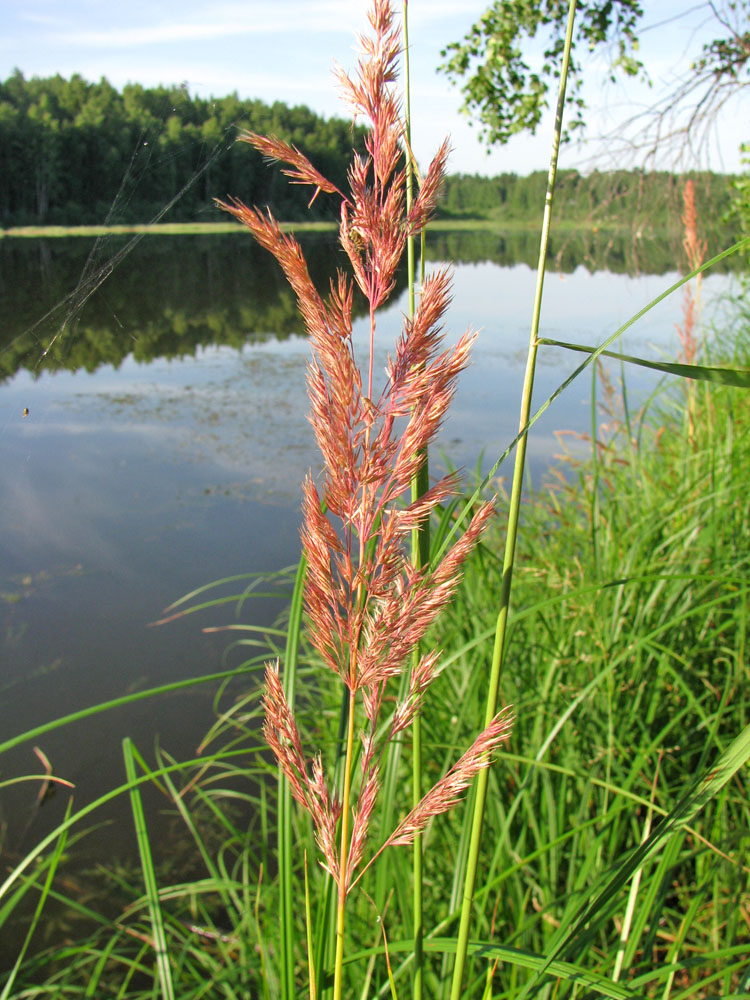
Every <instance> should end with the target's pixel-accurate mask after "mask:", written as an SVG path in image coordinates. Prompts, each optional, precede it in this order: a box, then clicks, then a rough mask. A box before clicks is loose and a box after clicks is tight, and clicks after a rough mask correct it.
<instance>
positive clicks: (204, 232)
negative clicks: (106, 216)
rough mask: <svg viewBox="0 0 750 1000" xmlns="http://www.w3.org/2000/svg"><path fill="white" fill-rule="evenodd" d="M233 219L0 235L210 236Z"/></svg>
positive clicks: (308, 227)
mask: <svg viewBox="0 0 750 1000" xmlns="http://www.w3.org/2000/svg"><path fill="white" fill-rule="evenodd" d="M282 228H283V229H284V230H285V231H291V230H294V231H296V232H306V233H316V232H325V231H326V230H331V231H333V230H335V228H336V226H335V224H334V223H332V222H286V223H283V226H282ZM237 231H238V227H237V224H236V223H234V222H155V223H143V224H136V223H134V224H132V225H122V226H17V227H16V228H13V229H0V238H2V237H4V236H7V237H9V238H17V239H19V238H26V239H29V238H33V237H39V236H44V237H47V238H51V239H54V238H56V237H60V236H116V235H127V234H129V233H145V234H146V235H149V234H150V235H153V236H209V235H212V234H214V233H236V232H237Z"/></svg>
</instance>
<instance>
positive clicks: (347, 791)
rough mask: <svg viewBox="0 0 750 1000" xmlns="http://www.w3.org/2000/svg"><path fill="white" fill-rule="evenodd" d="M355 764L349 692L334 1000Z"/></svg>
mask: <svg viewBox="0 0 750 1000" xmlns="http://www.w3.org/2000/svg"><path fill="white" fill-rule="evenodd" d="M353 764H354V692H353V691H350V692H349V724H348V726H347V731H346V761H345V764H344V794H343V798H342V803H341V847H340V850H339V899H338V908H337V911H336V959H335V961H334V966H333V1000H341V991H342V988H343V972H344V929H345V923H346V866H347V863H348V860H349V803H350V799H351V791H352V766H353Z"/></svg>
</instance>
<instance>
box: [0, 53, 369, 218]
mask: <svg viewBox="0 0 750 1000" xmlns="http://www.w3.org/2000/svg"><path fill="white" fill-rule="evenodd" d="M243 129H247V130H250V131H255V132H260V133H262V134H272V135H277V136H279V137H280V138H283V139H285V140H287V141H289V142H292V143H294V144H295V145H297V146H299V148H300V149H302V150H304V152H305V153H306V154H307V155H308V156H309V157H310V158H311V159H313V160H314V162H315V163H316V165H317V166H318V167H319V168H320V169H321V170H322V172H323V173H324V174H325V175H326V176H327V177H329V178H330V179H331V180H332V181H333V182H334V183H335V184H337V185H339V186H343V185H345V184H346V170H347V167H348V164H349V160H350V157H351V150H352V145H354V147H355V148H361V147H362V143H363V138H364V131H363V129H362V128H355V129H352V125H351V122H348V121H345V120H343V119H339V118H330V119H325V118H322V117H320V116H319V115H316V114H314V113H313V112H312V111H310V110H309V108H306V107H304V106H297V107H288V106H287V105H285V104H283V103H281V102H275V103H273V104H270V105H269V104H265V103H264V102H263V101H256V100H240V98H239V97H238V96H237V94H236V93H235V94H230V95H229V96H227V97H222V98H209V99H204V98H200V97H193V96H191V95H190V94H189V93H188V92H187V89H186V88H185V87H180V86H175V87H153V88H146V87H143V86H141V85H140V84H128V85H127V86H125V87H124V88H123V90H122V91H121V92H120V91H118V90H116V89H115V88H114V87H113V86H112V85H111V84H110V83H109V82H108V81H107V80H106V79H104V78H102V79H101V80H100V81H99V82H98V83H89V82H87V81H86V80H84V79H83V78H82V77H81V76H79V75H77V74H76V75H74V76H72V77H71V78H70V79H69V80H66V79H64V78H63V77H61V76H60V75H57V76H53V77H49V78H45V79H40V78H33V79H30V80H27V79H25V78H24V76H23V74H22V73H21V72H20V71H18V70H16V72H15V73H13V75H12V76H10V77H9V78H8V79H7V80H5V81H4V82H3V83H0V225H3V226H5V227H8V226H10V225H23V224H68V225H73V224H77V223H102V222H109V223H117V222H120V223H126V222H147V221H149V220H150V219H152V218H153V217H154V216H156V215H157V214H158V213H160V212H161V211H162V210H163V209H164V207H165V206H166V205H168V204H169V203H170V202H171V201H173V199H175V198H176V196H178V195H179V199H178V200H177V201H176V203H175V205H174V207H173V208H172V209H171V210H170V213H169V216H168V218H169V220H190V221H193V220H203V219H211V218H214V217H215V216H216V215H217V214H218V213H217V211H216V210H215V209H214V207H213V203H212V198H214V197H221V198H226V197H227V196H228V195H232V196H235V197H238V198H241V199H242V200H243V201H245V202H247V203H249V204H257V205H270V206H272V207H273V209H274V211H275V212H276V213H277V214H278V215H279V216H280V217H281V218H283V219H287V220H294V219H300V218H308V219H309V218H312V219H325V218H332V214H331V206H330V205H327V204H326V199H325V197H324V196H321V197H319V198H317V199H316V200H315V202H314V204H313V205H312V206H311V208H310V211H309V212H308V210H307V203H308V201H309V198H310V195H309V192H308V191H307V190H304V189H301V188H300V187H296V186H294V185H290V184H289V182H288V180H287V179H286V178H285V177H283V176H282V175H281V171H280V170H279V169H278V168H277V167H275V168H269V166H268V164H267V163H265V162H264V161H263V158H262V157H261V155H260V154H259V153H256V152H255V150H253V149H252V148H251V147H250V146H249V145H248V144H247V143H236V142H235V139H236V137H237V135H238V133H239V132H240V131H241V130H243Z"/></svg>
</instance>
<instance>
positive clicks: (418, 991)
mask: <svg viewBox="0 0 750 1000" xmlns="http://www.w3.org/2000/svg"><path fill="white" fill-rule="evenodd" d="M407 8H408V0H404V4H403V38H404V89H405V93H404V125H405V130H406V143H407V150H406V211H407V212H409V211H410V210H411V207H412V204H413V202H414V164H413V162H412V158H411V88H410V78H409V19H408V11H407ZM423 236H424V231H423ZM406 264H407V271H408V277H407V284H408V288H409V303H408V314H409V316H410V317H413V316H414V311H415V308H416V306H415V296H414V287H415V284H416V275H415V263H414V237H413V236H410V237H409V238H408V239H407V241H406ZM422 264H423V266H424V253H423V254H422ZM428 487H429V472H428V466H427V452H426V451H425V453H424V456H423V461H422V464H421V466H420V469H419V471H418V472H417V473H416V474H415V476H414V478H413V479H412V483H411V499H412V502H414V501H416V500H418V499H419V498H420V497H421V496H423V494H424V493H426V491H427V489H428ZM429 530H430V526H429V523H427V522H425V523H424V524H422V525H421V526H420V527H419V528H417V529H415V530H414V531H413V532H412V540H411V552H412V562H413V564H414V565H415V566H416V567H417V568H422V567H423V566H426V565H427V564H428V563H429V561H430V535H429ZM419 653H420V650H419V644H417V645H416V646H415V648H414V651H413V653H412V669H416V666H417V664H418V663H419ZM421 799H422V720H421V717H420V716H419V715H417V716H416V717H415V719H414V722H413V723H412V806H416V805H417V804H418V803H419V802H420V801H421ZM412 876H413V879H412V909H413V921H414V923H413V941H414V965H413V974H412V1000H421V998H422V977H423V965H424V946H423V933H424V931H423V917H422V835H421V834H417V836H416V837H415V838H414V844H413V847H412Z"/></svg>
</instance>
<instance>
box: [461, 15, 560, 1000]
mask: <svg viewBox="0 0 750 1000" xmlns="http://www.w3.org/2000/svg"><path fill="white" fill-rule="evenodd" d="M575 10H576V0H569V6H568V25H567V31H566V35H565V50H564V53H563V62H562V67H561V69H560V87H559V91H558V96H557V112H556V115H555V133H554V137H553V140H552V155H551V157H550V167H549V175H548V179H547V194H546V198H545V205H544V220H543V224H542V235H541V240H540V247H539V264H538V267H537V281H536V290H535V293H534V309H533V312H532V318H531V332H530V337H529V353H528V358H527V362H526V374H525V376H524V383H523V394H522V397H521V413H520V420H519V426H520V428H521V429H523V428H524V427H526V424H527V423H528V422H529V415H530V413H531V395H532V391H533V388H534V371H535V368H536V353H537V346H538V337H539V317H540V315H541V310H542V293H543V290H544V274H545V264H546V259H547V247H548V243H549V230H550V220H551V216H552V196H553V193H554V190H555V177H556V174H557V156H558V152H559V149H560V138H561V135H562V120H563V109H564V107H565V85H566V81H567V75H568V65H569V62H570V48H571V43H572V39H573V23H574V20H575ZM527 436H528V435H527V434H526V433H524V434H523V435H522V436H521V438H520V440H519V442H518V448H517V450H516V459H515V466H514V469H513V486H512V490H511V497H510V511H509V516H508V531H507V535H506V539H505V555H504V559H503V577H502V583H501V585H500V610H499V613H498V617H497V625H496V629H495V644H494V649H493V652H492V667H491V671H490V681H489V689H488V692H487V707H486V711H485V721H484V724H485V726H488V725H489V724H490V722H491V721H492V719H493V718H494V716H495V714H496V712H497V700H498V691H499V687H500V675H501V672H502V666H503V654H504V651H505V636H506V629H507V623H508V611H509V608H510V592H511V581H512V578H513V563H514V559H515V552H516V539H517V537H518V519H519V512H520V509H521V493H522V488H523V476H524V465H525V461H526V441H527ZM488 782H489V768H483V769H482V770H481V771H480V772H479V776H478V778H477V794H476V799H475V802H474V815H473V818H472V827H471V841H470V846H469V858H468V861H467V865H466V876H465V879H464V894H463V901H462V905H461V919H460V923H459V929H458V939H457V943H456V961H455V965H454V967H453V980H452V983H451V993H450V997H451V1000H460V997H461V989H462V984H463V977H464V969H465V966H466V955H467V951H468V945H469V923H470V920H471V910H472V903H473V900H474V886H475V883H476V874H477V866H478V863H479V846H480V842H481V838H482V824H483V821H484V810H485V804H486V801H487V785H488Z"/></svg>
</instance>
